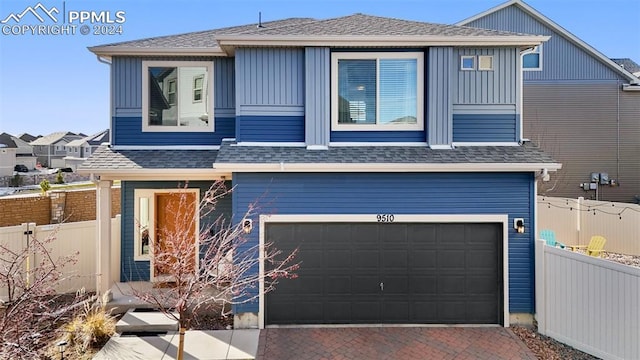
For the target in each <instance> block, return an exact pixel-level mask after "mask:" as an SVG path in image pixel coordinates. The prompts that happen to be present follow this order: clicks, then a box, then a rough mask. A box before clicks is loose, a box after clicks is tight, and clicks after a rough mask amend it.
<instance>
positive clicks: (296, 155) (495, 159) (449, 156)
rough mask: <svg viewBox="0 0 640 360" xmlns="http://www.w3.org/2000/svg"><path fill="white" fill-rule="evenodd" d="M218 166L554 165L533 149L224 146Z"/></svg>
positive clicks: (519, 147)
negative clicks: (318, 164)
mask: <svg viewBox="0 0 640 360" xmlns="http://www.w3.org/2000/svg"><path fill="white" fill-rule="evenodd" d="M216 162H217V163H280V162H284V163H354V164H355V163H424V164H447V163H455V164H461V163H501V164H519V163H555V161H554V160H553V159H552V158H551V157H550V156H548V155H547V154H545V153H543V152H542V151H541V150H540V149H538V148H537V147H535V146H533V145H529V144H527V145H525V146H466V147H458V148H455V149H447V150H434V149H430V148H429V147H427V146H357V147H356V146H345V147H342V146H340V147H331V148H329V149H328V150H307V149H306V148H304V147H277V146H258V147H249V146H233V145H232V144H230V143H223V145H222V147H221V148H220V152H219V153H218V157H217V159H216Z"/></svg>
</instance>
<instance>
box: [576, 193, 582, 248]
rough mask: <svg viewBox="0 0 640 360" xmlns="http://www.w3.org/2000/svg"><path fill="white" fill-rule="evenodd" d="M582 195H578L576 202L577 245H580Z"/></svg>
mask: <svg viewBox="0 0 640 360" xmlns="http://www.w3.org/2000/svg"><path fill="white" fill-rule="evenodd" d="M583 203H584V197H583V196H579V197H578V201H577V203H576V230H577V231H578V242H577V244H578V245H582V204H583Z"/></svg>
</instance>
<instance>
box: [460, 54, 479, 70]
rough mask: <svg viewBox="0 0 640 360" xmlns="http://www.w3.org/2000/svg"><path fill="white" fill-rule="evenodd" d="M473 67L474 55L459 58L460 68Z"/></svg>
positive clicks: (472, 68) (469, 68)
mask: <svg viewBox="0 0 640 360" xmlns="http://www.w3.org/2000/svg"><path fill="white" fill-rule="evenodd" d="M475 69H476V57H475V56H462V57H461V58H460V70H475Z"/></svg>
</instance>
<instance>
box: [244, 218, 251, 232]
mask: <svg viewBox="0 0 640 360" xmlns="http://www.w3.org/2000/svg"><path fill="white" fill-rule="evenodd" d="M242 230H244V233H245V234H250V233H251V230H253V220H251V219H244V220H242Z"/></svg>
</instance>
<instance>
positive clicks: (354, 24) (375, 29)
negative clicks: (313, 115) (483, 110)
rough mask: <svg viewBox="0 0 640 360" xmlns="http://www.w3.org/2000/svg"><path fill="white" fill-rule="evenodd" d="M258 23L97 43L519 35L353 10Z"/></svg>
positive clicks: (188, 44) (179, 44) (210, 44)
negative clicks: (328, 16) (238, 37)
mask: <svg viewBox="0 0 640 360" xmlns="http://www.w3.org/2000/svg"><path fill="white" fill-rule="evenodd" d="M257 25H258V24H249V25H241V26H233V27H227V28H221V29H214V30H206V31H199V32H191V33H186V34H178V35H169V36H160V37H153V38H148V39H141V40H132V41H125V42H118V43H112V44H106V45H100V46H97V47H100V48H108V47H130V48H132V49H144V48H211V49H215V48H218V43H217V41H216V36H222V35H260V36H262V35H264V36H331V35H333V36H340V35H343V36H344V35H363V36H367V35H368V36H376V35H381V36H412V35H413V36H420V35H421V36H430V35H439V36H516V35H523V36H525V35H526V36H529V35H527V34H518V33H512V32H506V31H497V30H488V29H479V28H472V27H465V26H456V25H443V24H434V23H427V22H419V21H410V20H401V19H395V18H388V17H380V16H372V15H365V14H353V15H348V16H343V17H337V18H333V19H325V20H316V19H311V18H289V19H284V20H277V21H270V22H264V23H262V26H261V27H258V26H257Z"/></svg>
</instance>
